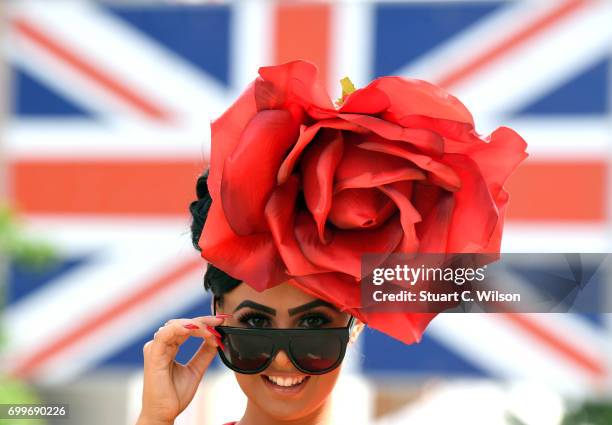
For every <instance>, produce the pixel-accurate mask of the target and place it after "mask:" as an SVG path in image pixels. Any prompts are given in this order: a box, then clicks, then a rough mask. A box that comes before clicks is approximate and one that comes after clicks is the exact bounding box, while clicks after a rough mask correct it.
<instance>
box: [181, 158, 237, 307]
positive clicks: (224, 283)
mask: <svg viewBox="0 0 612 425" xmlns="http://www.w3.org/2000/svg"><path fill="white" fill-rule="evenodd" d="M196 196H197V197H198V199H197V200H196V201H193V202H192V203H191V204H189V211H190V212H191V218H192V221H191V243H192V244H193V247H194V248H195V249H197V250H198V251H201V249H200V247H199V245H198V241H199V240H200V236H201V235H202V229H203V228H204V223H205V222H206V218H207V217H208V211H209V210H210V206H211V205H212V198H211V197H210V193H209V192H208V169H206V170H205V171H204V173H202V175H201V176H200V177H198V181H197V183H196ZM240 283H241V281H240V280H238V279H235V278H233V277H231V276H230V275H228V274H227V273H225V272H224V271H223V270H221V269H218V268H217V267H215V266H214V265H213V264H211V263H208V267H207V269H206V273H205V274H204V289H206V290H207V291H211V292H212V293H213V295H214V296H215V297H216V298H218V299H219V301H221V300H222V296H223V294H225V293H226V292H229V291H231V290H232V289H234V288H235V287H236V286H238V285H239V284H240Z"/></svg>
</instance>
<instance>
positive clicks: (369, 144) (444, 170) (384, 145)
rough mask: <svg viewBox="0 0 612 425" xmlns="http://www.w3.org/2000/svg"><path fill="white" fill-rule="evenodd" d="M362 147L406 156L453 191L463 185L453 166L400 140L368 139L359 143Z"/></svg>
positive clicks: (402, 156) (437, 181)
mask: <svg viewBox="0 0 612 425" xmlns="http://www.w3.org/2000/svg"><path fill="white" fill-rule="evenodd" d="M357 146H359V147H360V148H362V149H367V150H371V151H375V152H383V153H386V154H389V155H395V156H398V157H401V158H405V159H407V160H409V161H411V162H413V163H414V164H416V165H417V166H418V167H420V168H422V169H423V170H427V171H429V172H430V173H432V174H433V175H434V176H436V183H437V184H439V185H440V186H442V187H444V188H445V189H446V190H449V191H451V192H454V191H457V190H458V189H459V188H460V187H461V179H460V178H459V176H458V175H457V173H455V172H454V171H453V169H452V168H451V167H449V166H448V165H445V164H443V163H442V162H438V161H436V160H434V159H432V158H431V157H429V156H426V155H421V154H418V153H415V152H412V151H411V150H409V149H408V148H407V147H406V146H403V145H401V144H399V143H398V142H391V141H382V142H380V141H366V142H362V143H359V144H358V145H357Z"/></svg>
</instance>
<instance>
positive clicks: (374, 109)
mask: <svg viewBox="0 0 612 425" xmlns="http://www.w3.org/2000/svg"><path fill="white" fill-rule="evenodd" d="M390 104H391V103H390V102H389V97H388V96H387V95H386V94H385V93H384V92H383V91H381V90H378V89H377V88H375V87H365V88H362V89H358V90H355V91H354V92H353V93H351V94H350V95H348V96H347V97H346V98H345V99H344V103H343V104H342V106H341V107H340V109H339V112H341V113H345V114H348V113H354V114H369V115H375V114H380V113H381V112H383V111H384V110H385V109H387V108H388V107H389V105H390Z"/></svg>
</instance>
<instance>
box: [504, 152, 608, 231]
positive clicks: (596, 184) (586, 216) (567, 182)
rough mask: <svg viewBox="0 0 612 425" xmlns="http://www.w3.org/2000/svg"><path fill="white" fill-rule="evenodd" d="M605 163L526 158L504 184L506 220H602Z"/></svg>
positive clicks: (603, 211)
mask: <svg viewBox="0 0 612 425" xmlns="http://www.w3.org/2000/svg"><path fill="white" fill-rule="evenodd" d="M607 173H608V164H607V162H605V161H604V160H601V161H583V162H580V161H571V162H570V161H552V160H550V161H536V160H530V159H529V160H527V161H526V162H525V163H524V164H522V165H521V166H520V167H519V168H518V170H517V171H516V173H515V174H514V175H512V176H511V177H510V179H509V181H508V184H507V185H506V189H507V190H508V192H509V193H510V204H509V206H508V220H515V221H532V222H533V221H551V220H554V221H564V222H577V221H582V222H603V221H605V220H606V214H607V212H606V198H607V189H606V187H607V183H606V180H607Z"/></svg>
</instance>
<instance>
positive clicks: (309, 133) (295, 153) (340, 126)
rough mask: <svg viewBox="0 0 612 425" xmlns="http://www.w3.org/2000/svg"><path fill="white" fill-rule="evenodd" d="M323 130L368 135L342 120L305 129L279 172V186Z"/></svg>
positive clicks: (321, 123) (364, 130) (322, 122)
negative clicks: (349, 131)
mask: <svg viewBox="0 0 612 425" xmlns="http://www.w3.org/2000/svg"><path fill="white" fill-rule="evenodd" d="M322 128H330V129H337V130H351V131H354V132H355V131H361V132H362V133H364V134H365V133H368V131H367V130H366V129H362V128H361V127H359V126H356V125H354V124H351V123H349V122H346V121H343V120H340V119H332V120H325V121H320V122H317V123H316V124H314V125H312V126H310V127H306V128H304V127H303V128H302V129H301V131H300V136H299V138H298V140H297V142H296V143H295V146H293V148H292V149H291V151H290V152H289V153H288V154H287V157H286V158H285V160H284V161H283V163H282V164H281V166H280V168H279V170H278V176H277V182H278V184H283V183H284V182H285V181H287V179H288V178H289V176H290V175H291V173H293V169H294V167H295V164H297V162H298V161H299V159H300V158H301V155H302V153H303V152H304V149H306V147H307V146H308V145H309V144H310V142H312V140H313V139H314V138H315V136H316V135H317V134H318V133H319V130H321V129H322Z"/></svg>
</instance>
